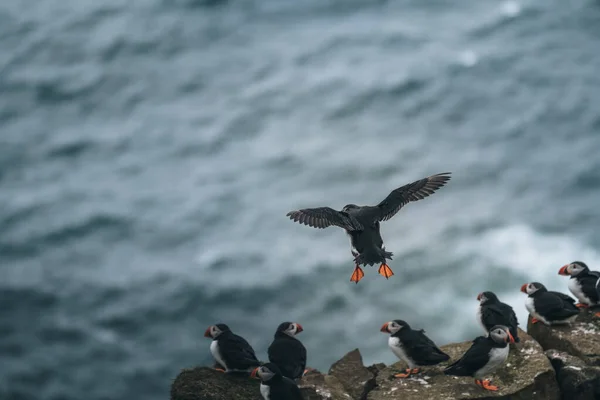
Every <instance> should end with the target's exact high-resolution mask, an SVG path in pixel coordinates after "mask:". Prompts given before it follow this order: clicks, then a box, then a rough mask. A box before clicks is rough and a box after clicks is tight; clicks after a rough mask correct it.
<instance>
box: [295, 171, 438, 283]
mask: <svg viewBox="0 0 600 400" xmlns="http://www.w3.org/2000/svg"><path fill="white" fill-rule="evenodd" d="M449 180H450V172H444V173H440V174H436V175H432V176H430V177H427V178H423V179H420V180H418V181H415V182H412V183H409V184H407V185H404V186H402V187H400V188H398V189H395V190H393V191H392V192H391V193H390V194H389V195H388V196H387V197H386V198H385V199H383V201H381V202H380V203H379V204H377V205H376V206H357V205H356V204H347V205H346V206H344V208H343V209H342V211H337V210H334V209H333V208H330V207H319V208H304V209H301V210H297V211H290V212H289V213H287V216H288V217H290V219H291V220H293V221H295V222H298V223H301V224H304V225H308V226H311V227H313V228H319V229H324V228H327V227H328V226H331V225H335V226H338V227H340V228H343V229H344V230H345V231H346V233H347V234H348V235H349V236H350V244H351V247H352V248H351V251H352V255H353V256H354V262H355V264H356V266H355V268H354V272H353V273H352V276H351V277H350V281H351V282H355V283H358V281H360V280H361V279H362V278H363V277H364V275H365V274H364V272H363V270H362V269H361V268H360V266H361V265H371V266H372V265H373V264H376V263H381V265H380V267H379V274H380V275H382V276H384V277H385V278H386V279H388V278H389V277H391V276H392V275H394V273H393V272H392V269H391V268H390V267H389V266H388V265H387V263H386V259H389V260H391V259H392V256H393V253H391V252H389V251H386V250H385V247H384V245H383V239H382V238H381V233H380V230H379V226H380V222H383V221H387V220H389V219H390V218H392V217H393V216H394V215H396V213H397V212H398V211H399V210H400V209H401V208H402V207H404V206H405V205H406V204H408V203H410V202H411V201H417V200H421V199H424V198H425V197H427V196H429V195H431V194H433V193H434V192H435V191H436V190H438V189H439V188H441V187H442V186H444V185H445V184H446V182H448V181H449Z"/></svg>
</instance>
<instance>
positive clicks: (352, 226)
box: [286, 207, 363, 231]
mask: <svg viewBox="0 0 600 400" xmlns="http://www.w3.org/2000/svg"><path fill="white" fill-rule="evenodd" d="M286 216H287V217H290V219H291V220H293V221H295V222H298V223H301V224H304V225H308V226H311V227H313V228H319V229H323V228H327V227H328V226H331V225H335V226H339V227H340V228H344V229H346V230H348V231H360V230H363V226H362V225H361V223H360V222H358V221H357V220H356V218H354V217H353V216H351V215H349V214H347V213H345V212H342V211H336V210H334V209H333V208H330V207H319V208H303V209H302V210H298V211H290V212H289V213H287V214H286Z"/></svg>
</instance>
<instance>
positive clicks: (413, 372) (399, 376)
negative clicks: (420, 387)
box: [394, 368, 419, 379]
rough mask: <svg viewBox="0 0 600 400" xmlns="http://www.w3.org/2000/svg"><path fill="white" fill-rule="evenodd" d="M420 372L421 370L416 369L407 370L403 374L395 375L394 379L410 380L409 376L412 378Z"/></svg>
mask: <svg viewBox="0 0 600 400" xmlns="http://www.w3.org/2000/svg"><path fill="white" fill-rule="evenodd" d="M418 372H419V368H414V369H412V370H411V369H410V368H407V369H406V370H405V371H404V373H403V374H394V378H402V379H403V378H408V377H409V376H411V375H412V374H416V373H418Z"/></svg>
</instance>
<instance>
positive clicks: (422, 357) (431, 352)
mask: <svg viewBox="0 0 600 400" xmlns="http://www.w3.org/2000/svg"><path fill="white" fill-rule="evenodd" d="M401 340H402V343H403V345H404V348H405V351H406V352H407V354H408V356H410V358H412V359H413V360H415V362H416V363H417V364H419V365H436V364H439V363H441V362H443V361H447V360H449V359H450V356H449V355H448V354H446V353H444V352H443V351H442V350H440V349H439V348H438V347H437V345H436V344H435V343H434V342H433V341H432V340H431V339H429V338H428V337H427V335H425V331H423V330H411V331H410V332H407V333H406V334H404V335H402V336H401Z"/></svg>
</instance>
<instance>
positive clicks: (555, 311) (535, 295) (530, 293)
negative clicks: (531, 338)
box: [521, 282, 579, 325]
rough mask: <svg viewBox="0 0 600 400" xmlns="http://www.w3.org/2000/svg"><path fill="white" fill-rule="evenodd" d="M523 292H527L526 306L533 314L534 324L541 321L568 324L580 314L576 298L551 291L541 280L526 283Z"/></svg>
mask: <svg viewBox="0 0 600 400" xmlns="http://www.w3.org/2000/svg"><path fill="white" fill-rule="evenodd" d="M521 292H523V293H525V294H527V299H526V300H525V308H527V311H529V314H531V316H532V319H531V323H532V324H537V323H538V322H540V321H542V322H543V323H544V324H546V325H556V324H568V323H570V322H572V321H573V320H574V319H575V318H576V317H577V315H578V314H579V308H577V306H575V299H573V298H572V297H570V296H567V295H566V294H563V293H560V292H554V291H550V290H548V289H546V286H544V285H542V284H541V283H539V282H530V283H525V284H524V285H523V286H521Z"/></svg>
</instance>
